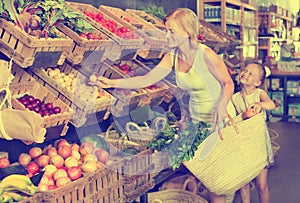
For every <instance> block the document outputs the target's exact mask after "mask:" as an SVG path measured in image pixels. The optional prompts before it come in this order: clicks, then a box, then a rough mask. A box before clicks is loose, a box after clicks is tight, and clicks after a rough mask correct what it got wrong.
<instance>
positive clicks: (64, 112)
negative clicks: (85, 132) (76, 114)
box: [10, 83, 73, 139]
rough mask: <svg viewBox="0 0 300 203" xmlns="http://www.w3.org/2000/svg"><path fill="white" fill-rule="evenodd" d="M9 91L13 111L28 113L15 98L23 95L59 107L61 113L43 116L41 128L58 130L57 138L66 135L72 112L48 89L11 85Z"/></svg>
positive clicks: (22, 84) (28, 85)
mask: <svg viewBox="0 0 300 203" xmlns="http://www.w3.org/2000/svg"><path fill="white" fill-rule="evenodd" d="M10 90H11V92H12V106H13V108H14V109H19V110H26V111H29V110H28V109H26V108H25V106H24V105H23V104H21V103H20V102H19V101H18V100H17V98H19V97H21V96H23V95H24V94H29V95H32V96H34V98H38V99H40V100H41V101H44V102H45V103H52V104H53V106H59V107H60V108H61V113H58V114H52V115H50V116H44V117H43V123H42V127H44V128H47V129H48V128H54V127H55V128H59V129H60V130H59V131H60V134H59V133H58V134H57V135H58V136H59V135H60V136H63V135H65V134H66V131H67V129H68V122H69V121H70V119H71V118H72V116H73V111H72V109H70V108H69V106H67V105H66V104H65V103H63V102H62V101H61V100H60V99H58V98H57V97H56V96H55V95H54V94H52V93H51V92H50V91H49V90H48V89H46V88H45V87H43V86H41V85H39V84H37V83H28V84H26V83H25V84H24V83H19V84H14V85H11V86H10ZM46 139H49V137H47V136H46Z"/></svg>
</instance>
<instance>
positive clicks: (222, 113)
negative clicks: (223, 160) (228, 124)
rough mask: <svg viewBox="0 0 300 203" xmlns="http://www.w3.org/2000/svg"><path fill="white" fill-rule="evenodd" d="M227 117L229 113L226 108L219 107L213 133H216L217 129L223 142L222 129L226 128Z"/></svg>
mask: <svg viewBox="0 0 300 203" xmlns="http://www.w3.org/2000/svg"><path fill="white" fill-rule="evenodd" d="M227 117H228V113H227V108H226V106H223V105H221V104H219V105H217V107H216V110H215V112H214V118H213V121H212V131H215V130H216V129H217V130H218V133H219V135H220V139H221V140H223V137H222V129H223V128H224V127H225V119H226V118H227Z"/></svg>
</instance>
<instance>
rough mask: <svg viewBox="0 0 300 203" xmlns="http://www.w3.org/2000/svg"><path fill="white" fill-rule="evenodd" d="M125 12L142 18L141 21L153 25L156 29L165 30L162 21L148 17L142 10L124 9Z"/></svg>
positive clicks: (154, 17)
mask: <svg viewBox="0 0 300 203" xmlns="http://www.w3.org/2000/svg"><path fill="white" fill-rule="evenodd" d="M125 11H126V12H128V13H130V14H132V15H135V16H138V17H140V18H142V19H143V20H145V21H146V22H148V23H149V24H150V25H154V26H155V27H156V28H158V29H160V30H163V31H165V30H166V28H165V25H164V23H163V21H162V20H161V19H159V18H157V17H156V16H153V15H150V14H148V13H146V12H145V11H142V10H135V9H125Z"/></svg>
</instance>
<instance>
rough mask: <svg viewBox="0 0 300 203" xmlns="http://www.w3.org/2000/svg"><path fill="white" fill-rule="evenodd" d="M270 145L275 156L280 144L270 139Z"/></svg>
mask: <svg viewBox="0 0 300 203" xmlns="http://www.w3.org/2000/svg"><path fill="white" fill-rule="evenodd" d="M271 147H272V151H273V156H276V155H277V153H278V150H279V149H280V145H279V144H278V143H277V142H275V141H274V140H271Z"/></svg>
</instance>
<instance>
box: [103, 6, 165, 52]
mask: <svg viewBox="0 0 300 203" xmlns="http://www.w3.org/2000/svg"><path fill="white" fill-rule="evenodd" d="M99 10H100V11H102V12H103V13H105V14H107V15H108V16H110V17H111V18H114V19H115V20H118V21H120V20H123V21H124V23H127V21H126V20H128V21H129V22H128V24H129V25H130V26H133V27H135V29H136V33H137V34H138V35H139V36H140V37H142V38H143V39H145V44H144V46H143V48H142V49H139V50H138V53H137V54H138V55H139V56H141V57H143V58H161V57H162V55H163V53H164V52H165V47H166V44H167V38H166V36H165V35H164V33H163V32H162V31H161V30H159V29H158V28H156V27H155V26H153V25H152V24H150V23H147V22H146V21H145V20H143V19H142V18H140V17H139V16H137V15H135V14H132V13H128V12H125V11H123V10H122V9H120V8H116V7H110V6H103V5H100V7H99ZM124 19H126V20H124ZM132 29H134V28H132Z"/></svg>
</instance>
